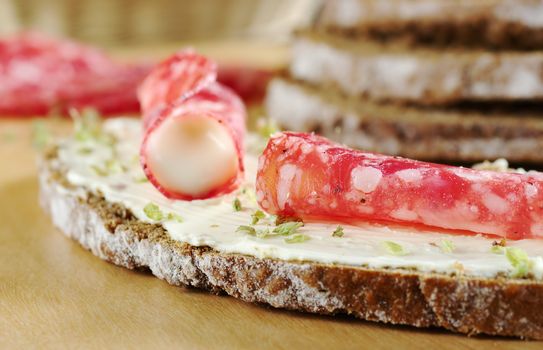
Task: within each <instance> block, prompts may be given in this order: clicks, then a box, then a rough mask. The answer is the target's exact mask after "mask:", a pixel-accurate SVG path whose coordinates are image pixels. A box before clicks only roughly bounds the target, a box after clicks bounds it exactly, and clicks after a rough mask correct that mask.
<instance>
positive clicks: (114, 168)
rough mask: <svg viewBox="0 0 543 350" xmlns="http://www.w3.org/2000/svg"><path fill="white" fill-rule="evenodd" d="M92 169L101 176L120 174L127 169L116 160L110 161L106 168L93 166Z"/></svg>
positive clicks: (107, 162)
mask: <svg viewBox="0 0 543 350" xmlns="http://www.w3.org/2000/svg"><path fill="white" fill-rule="evenodd" d="M91 169H92V170H94V172H95V173H96V174H97V175H99V176H109V175H112V174H120V173H122V172H124V171H125V168H124V167H123V166H122V165H121V163H119V161H117V160H115V159H108V160H107V161H106V162H105V164H104V166H102V167H101V166H98V165H91Z"/></svg>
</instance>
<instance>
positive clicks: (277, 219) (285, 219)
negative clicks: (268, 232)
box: [270, 215, 303, 226]
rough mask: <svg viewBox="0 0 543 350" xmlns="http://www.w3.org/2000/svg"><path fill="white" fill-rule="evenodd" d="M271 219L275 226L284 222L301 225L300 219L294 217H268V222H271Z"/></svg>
mask: <svg viewBox="0 0 543 350" xmlns="http://www.w3.org/2000/svg"><path fill="white" fill-rule="evenodd" d="M271 219H274V221H273V222H275V225H280V224H283V223H285V222H301V223H302V224H303V221H302V219H300V218H297V217H295V216H282V215H272V216H270V221H271ZM302 226H303V225H302Z"/></svg>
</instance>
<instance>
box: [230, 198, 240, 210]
mask: <svg viewBox="0 0 543 350" xmlns="http://www.w3.org/2000/svg"><path fill="white" fill-rule="evenodd" d="M232 207H233V208H234V211H241V209H242V208H241V201H240V200H239V198H237V197H236V198H234V201H232Z"/></svg>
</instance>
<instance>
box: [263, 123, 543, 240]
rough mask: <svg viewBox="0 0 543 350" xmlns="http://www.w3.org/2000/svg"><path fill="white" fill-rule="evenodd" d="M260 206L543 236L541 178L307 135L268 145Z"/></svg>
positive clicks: (297, 213) (311, 215)
mask: <svg viewBox="0 0 543 350" xmlns="http://www.w3.org/2000/svg"><path fill="white" fill-rule="evenodd" d="M256 186H257V188H256V190H257V193H256V195H257V199H258V201H259V204H260V205H261V207H262V208H263V209H265V210H266V211H268V212H270V213H272V214H278V215H284V216H294V217H298V218H301V219H308V220H311V219H316V220H327V221H342V220H343V221H357V220H358V221H367V220H375V221H385V222H395V223H402V224H409V225H426V226H433V227H439V228H443V229H452V230H463V231H470V232H473V233H485V234H491V235H499V236H503V237H507V238H510V239H522V238H533V237H542V236H543V225H542V224H541V223H542V222H543V205H542V203H543V173H539V172H528V173H526V174H518V173H505V172H492V171H479V170H473V169H469V168H462V167H454V166H446V165H440V164H432V163H425V162H420V161H416V160H410V159H405V158H400V157H391V156H384V155H379V154H374V153H366V152H362V151H357V150H353V149H350V148H346V147H343V146H340V145H337V144H335V143H332V142H331V141H329V140H327V139H325V138H323V137H320V136H316V135H314V134H304V133H290V132H287V133H281V134H276V135H275V136H274V137H272V139H270V141H269V143H268V146H267V147H266V149H265V150H264V153H263V154H262V156H261V158H260V160H259V169H258V175H257V183H256Z"/></svg>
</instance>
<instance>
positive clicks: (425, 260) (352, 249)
mask: <svg viewBox="0 0 543 350" xmlns="http://www.w3.org/2000/svg"><path fill="white" fill-rule="evenodd" d="M140 127H141V126H140V123H139V121H138V120H135V119H116V120H110V121H107V122H106V123H105V128H106V130H108V131H109V132H111V133H112V134H114V135H118V138H119V139H120V141H118V142H117V144H116V146H115V150H114V149H112V148H111V147H110V146H108V145H101V144H84V145H82V144H81V143H80V142H77V141H74V140H66V141H64V142H62V143H61V144H60V150H59V162H60V164H61V166H64V167H66V169H67V174H66V177H67V180H68V181H69V182H70V183H72V184H73V185H76V186H79V187H83V188H85V189H87V190H90V191H100V192H101V193H103V195H104V197H105V199H106V200H108V201H110V202H118V203H121V204H123V205H124V206H125V207H127V208H129V209H130V210H131V211H132V213H133V214H134V215H135V216H136V217H137V218H138V219H139V220H141V221H144V222H153V221H152V220H150V219H149V218H148V217H147V216H146V215H145V213H144V211H143V208H144V207H145V206H146V205H148V204H149V203H155V204H157V205H158V207H159V208H160V209H161V210H162V211H163V212H165V213H177V214H179V215H180V216H182V217H183V222H178V221H176V220H165V221H163V222H162V225H163V226H164V228H165V229H166V230H167V231H168V234H169V235H170V237H171V238H172V239H174V240H178V241H181V242H187V243H189V244H192V245H196V246H210V247H212V248H214V249H217V250H219V251H221V252H225V253H228V252H230V253H240V254H247V255H251V256H256V257H261V258H264V257H266V258H275V259H282V260H303V261H312V262H319V263H324V264H344V265H352V266H367V267H371V268H385V267H389V268H406V269H416V270H419V271H423V272H437V273H460V271H461V273H463V274H465V275H470V276H481V277H493V276H496V275H498V274H500V273H504V274H509V273H510V272H511V271H513V268H512V266H511V264H510V263H509V261H508V260H507V259H506V257H505V256H504V255H502V254H495V253H492V252H491V250H490V248H491V246H492V242H493V241H494V240H493V239H491V238H488V237H482V236H460V235H449V234H443V233H438V232H433V231H425V232H423V231H421V230H419V229H414V228H406V227H393V226H387V225H382V224H369V223H368V224H360V225H358V226H356V227H355V226H350V225H342V226H343V227H344V236H343V237H341V238H338V237H333V236H332V233H333V232H334V230H335V229H336V228H337V223H329V224H328V223H306V225H305V226H304V227H302V228H301V229H300V230H299V232H300V233H303V234H305V235H307V236H309V237H310V239H309V240H308V241H305V242H303V243H294V244H289V243H286V242H285V241H284V237H266V238H258V237H255V236H251V235H248V234H246V233H241V232H236V229H237V228H238V227H239V226H240V225H249V224H250V223H251V214H253V213H254V211H255V210H256V209H258V208H257V204H256V201H255V200H254V198H251V196H249V195H247V194H245V195H244V194H241V193H238V194H232V195H228V196H224V197H222V198H215V199H212V200H196V201H192V202H186V201H175V200H170V199H167V198H165V197H164V196H162V194H160V193H159V192H158V191H157V190H156V189H155V188H154V187H153V186H152V185H151V184H149V183H142V182H141V181H137V180H135V179H141V176H142V175H143V174H142V170H141V168H140V166H139V164H138V162H137V161H134V159H137V152H138V149H139V142H140V140H139V130H140ZM248 144H249V146H250V144H251V140H249V142H248ZM83 146H85V147H92V149H93V150H94V151H93V152H91V153H90V154H85V155H82V154H81V153H80V152H79V150H81V148H82V147H83ZM115 156H117V157H118V161H119V162H120V163H121V164H123V165H124V166H125V167H126V168H127V171H125V172H112V173H111V174H109V175H108V176H101V175H100V174H98V173H96V172H95V171H94V170H93V167H95V166H103V164H104V163H106V162H107V161H108V160H110V159H112V157H115ZM245 165H246V169H247V173H246V183H245V185H244V187H245V188H254V180H255V174H256V168H257V157H256V155H255V154H254V153H251V152H248V154H247V157H246V159H245ZM291 170H292V169H291ZM291 170H289V171H287V173H289V174H290V173H291V172H292V171H291ZM295 170H296V169H293V171H294V173H295ZM289 174H286V175H289ZM102 175H103V174H102ZM286 175H285V176H286ZM293 176H294V177H295V175H293ZM401 176H404V177H405V178H406V179H408V180H416V174H401ZM286 177H289V179H288V181H294V179H292V178H291V177H290V176H286ZM285 180H287V178H285ZM82 193H83V192H82ZM82 195H83V194H82ZM236 195H237V196H238V198H239V199H240V200H241V202H242V210H241V211H234V210H233V209H232V200H233V198H234V197H235V196H236ZM259 195H261V194H258V193H256V196H259ZM494 204H495V203H494ZM398 215H409V213H405V212H402V213H398ZM264 221H265V220H264ZM255 227H256V228H259V227H260V228H264V227H265V226H262V225H260V224H257V225H255ZM443 239H446V240H450V241H451V242H452V243H453V244H454V246H455V249H454V251H453V252H452V253H444V252H443V251H442V250H441V249H440V248H439V247H438V246H436V245H438V244H439V242H441V241H442V240H443ZM384 241H392V242H395V243H397V244H400V245H401V246H402V247H403V248H404V249H405V250H406V251H408V252H409V254H407V255H398V256H396V255H390V254H387V253H386V252H384V251H383V249H382V244H383V242H384ZM507 245H508V246H512V247H518V248H521V249H523V250H524V251H526V253H527V254H528V256H529V257H530V259H531V260H532V262H533V274H534V276H535V278H538V279H542V278H543V240H539V239H532V240H520V241H508V242H507ZM459 267H461V269H459Z"/></svg>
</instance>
